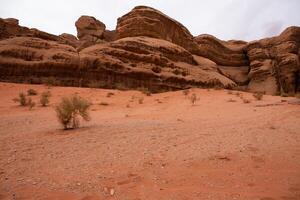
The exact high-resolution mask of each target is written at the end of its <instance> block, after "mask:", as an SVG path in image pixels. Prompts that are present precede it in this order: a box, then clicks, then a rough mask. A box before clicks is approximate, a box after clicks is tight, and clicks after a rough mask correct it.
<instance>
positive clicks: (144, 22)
mask: <svg viewBox="0 0 300 200" xmlns="http://www.w3.org/2000/svg"><path fill="white" fill-rule="evenodd" d="M116 31H117V38H118V39H120V38H125V37H134V36H148V37H153V38H158V39H163V40H167V41H169V42H172V43H174V44H177V45H179V46H182V47H184V48H185V49H186V50H188V51H190V52H192V53H193V52H196V51H197V44H196V43H195V42H194V41H193V36H192V35H191V34H190V32H189V31H188V30H187V29H186V28H185V27H184V26H183V25H182V24H180V23H179V22H177V21H175V20H174V19H171V18H170V17H168V16H167V15H165V14H163V13H161V12H160V11H158V10H156V9H154V8H150V7H146V6H138V7H135V8H134V9H133V10H132V11H131V12H129V13H127V14H126V15H124V16H122V17H120V18H119V19H118V23H117V28H116Z"/></svg>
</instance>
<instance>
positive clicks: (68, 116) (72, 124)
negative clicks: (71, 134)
mask: <svg viewBox="0 0 300 200" xmlns="http://www.w3.org/2000/svg"><path fill="white" fill-rule="evenodd" d="M89 107H90V103H89V102H88V101H87V100H85V99H83V98H81V97H79V96H77V95H73V96H71V97H64V98H62V100H61V102H60V104H59V105H58V106H56V108H55V111H56V114H57V117H58V120H59V122H60V123H61V124H62V125H63V126H64V128H65V129H70V128H78V127H79V116H81V118H82V119H84V120H85V121H89V120H90V115H89V112H88V110H89Z"/></svg>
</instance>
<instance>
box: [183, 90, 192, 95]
mask: <svg viewBox="0 0 300 200" xmlns="http://www.w3.org/2000/svg"><path fill="white" fill-rule="evenodd" d="M189 93H190V91H189V90H183V91H182V94H183V95H184V96H187V95H189Z"/></svg>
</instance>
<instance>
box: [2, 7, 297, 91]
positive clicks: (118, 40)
mask: <svg viewBox="0 0 300 200" xmlns="http://www.w3.org/2000/svg"><path fill="white" fill-rule="evenodd" d="M76 28H77V30H78V38H79V39H77V38H76V37H75V36H73V35H70V34H66V33H65V34H61V35H60V36H56V35H52V34H49V33H45V32H43V31H40V30H37V29H29V28H26V27H22V26H19V24H18V20H16V19H12V18H10V19H0V80H1V81H14V82H24V81H25V82H32V83H43V82H45V80H46V81H47V80H48V79H49V78H50V79H55V81H54V82H55V83H56V84H59V85H72V86H90V87H95V86H96V87H105V88H133V89H136V88H140V87H145V88H148V89H149V90H152V91H162V90H174V89H183V88H188V87H214V86H220V87H224V88H232V87H235V86H243V88H246V87H247V88H248V89H249V90H250V91H262V92H266V93H269V94H275V93H278V92H281V93H291V94H293V93H295V92H300V64H299V55H300V48H299V47H300V28H299V27H290V28H288V29H286V30H285V31H284V32H283V33H282V34H280V35H279V36H277V37H272V38H266V39H262V40H258V41H254V42H250V43H247V42H244V41H239V40H230V41H222V40H219V39H217V38H215V37H213V36H211V35H206V34H204V35H199V36H197V37H193V36H192V35H191V34H190V32H189V31H188V30H187V29H186V28H185V27H184V26H183V25H181V24H180V23H179V22H177V21H175V20H173V19H171V18H170V17H168V16H166V15H164V14H163V13H161V12H159V11H157V10H155V9H153V8H149V7H145V6H138V7H136V8H134V9H133V10H132V11H131V12H129V13H128V14H126V15H124V16H122V17H121V18H119V19H118V24H117V28H116V31H108V30H105V25H104V24H103V23H102V22H100V21H99V20H97V19H95V18H93V17H89V16H82V17H80V18H79V19H78V21H77V22H76ZM53 77H56V78H53Z"/></svg>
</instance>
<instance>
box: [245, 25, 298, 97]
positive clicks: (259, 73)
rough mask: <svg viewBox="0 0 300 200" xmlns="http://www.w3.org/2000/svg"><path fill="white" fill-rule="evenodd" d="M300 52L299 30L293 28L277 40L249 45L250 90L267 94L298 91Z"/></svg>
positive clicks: (264, 40) (271, 39) (267, 40)
mask: <svg viewBox="0 0 300 200" xmlns="http://www.w3.org/2000/svg"><path fill="white" fill-rule="evenodd" d="M299 48H300V28H299V27H290V28H288V29H286V30H285V31H283V32H282V33H281V34H280V35H279V36H277V37H272V38H267V39H262V40H259V41H254V42H251V43H249V45H248V46H247V55H248V57H249V60H250V72H249V78H250V82H249V86H248V87H249V89H250V90H255V91H265V92H267V93H276V92H284V93H295V92H297V91H299V90H300V89H299V83H300V79H299V77H300V76H299V75H300V65H299Z"/></svg>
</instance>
